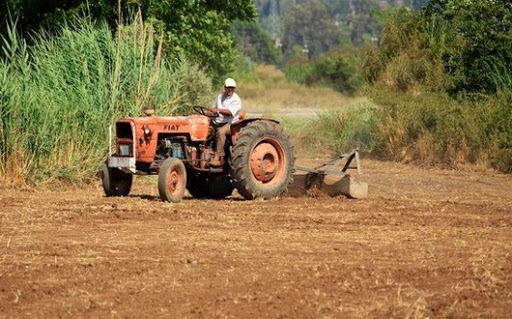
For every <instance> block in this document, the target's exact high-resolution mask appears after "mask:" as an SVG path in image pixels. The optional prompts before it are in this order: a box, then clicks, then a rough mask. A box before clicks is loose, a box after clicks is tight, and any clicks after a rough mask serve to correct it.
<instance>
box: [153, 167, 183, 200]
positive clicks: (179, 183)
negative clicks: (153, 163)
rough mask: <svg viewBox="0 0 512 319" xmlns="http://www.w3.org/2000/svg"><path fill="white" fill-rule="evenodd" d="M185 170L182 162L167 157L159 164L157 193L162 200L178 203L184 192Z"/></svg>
mask: <svg viewBox="0 0 512 319" xmlns="http://www.w3.org/2000/svg"><path fill="white" fill-rule="evenodd" d="M186 185H187V170H186V169H185V165H184V164H183V162H182V161H181V160H179V159H177V158H173V157H169V158H167V159H166V160H164V162H163V163H162V165H161V166H160V172H159V173H158V193H159V194H160V198H161V199H162V200H163V201H167V202H173V203H178V202H180V201H181V199H182V198H183V195H184V194H185V188H186Z"/></svg>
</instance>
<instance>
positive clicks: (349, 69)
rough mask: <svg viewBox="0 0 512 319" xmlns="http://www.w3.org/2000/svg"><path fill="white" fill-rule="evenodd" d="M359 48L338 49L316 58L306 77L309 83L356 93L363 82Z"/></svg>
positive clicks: (346, 92) (349, 93)
mask: <svg viewBox="0 0 512 319" xmlns="http://www.w3.org/2000/svg"><path fill="white" fill-rule="evenodd" d="M361 53H362V52H361V51H360V50H357V49H354V48H352V49H344V50H341V49H338V50H333V51H330V52H329V53H327V54H326V55H323V56H320V57H318V58H316V59H314V60H313V61H312V63H311V67H310V72H309V74H308V75H307V77H306V83H307V84H308V85H326V86H329V87H332V88H333V89H335V90H336V91H339V92H342V93H345V94H348V95H354V94H355V93H357V91H358V90H359V88H360V87H361V85H362V84H363V76H362V72H361V62H362V61H361V56H362V54H361Z"/></svg>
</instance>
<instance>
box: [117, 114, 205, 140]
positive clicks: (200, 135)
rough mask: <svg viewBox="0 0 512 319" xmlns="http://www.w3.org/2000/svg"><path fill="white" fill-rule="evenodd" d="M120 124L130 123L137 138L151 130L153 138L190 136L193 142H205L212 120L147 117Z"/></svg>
mask: <svg viewBox="0 0 512 319" xmlns="http://www.w3.org/2000/svg"><path fill="white" fill-rule="evenodd" d="M118 122H125V123H126V122H130V123H132V124H133V127H134V128H135V134H136V136H137V137H138V136H140V134H143V132H144V129H145V128H150V129H151V132H152V134H154V135H155V136H153V137H152V138H156V135H158V134H177V135H188V136H190V139H191V140H192V141H195V140H205V139H206V138H207V137H208V129H209V127H210V119H209V118H208V117H207V116H204V115H198V114H193V115H188V116H147V117H127V118H124V119H122V120H119V121H118Z"/></svg>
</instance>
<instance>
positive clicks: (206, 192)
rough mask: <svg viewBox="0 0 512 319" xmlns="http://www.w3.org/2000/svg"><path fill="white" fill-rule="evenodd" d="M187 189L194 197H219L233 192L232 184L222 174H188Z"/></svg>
mask: <svg viewBox="0 0 512 319" xmlns="http://www.w3.org/2000/svg"><path fill="white" fill-rule="evenodd" d="M187 184H188V186H187V189H188V192H189V193H190V195H192V196H194V197H195V198H208V199H219V198H225V197H228V196H229V195H231V193H233V189H234V187H233V184H231V181H230V180H229V177H227V176H226V175H224V174H221V175H204V174H203V175H190V176H189V178H188V180H187Z"/></svg>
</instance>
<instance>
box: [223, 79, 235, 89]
mask: <svg viewBox="0 0 512 319" xmlns="http://www.w3.org/2000/svg"><path fill="white" fill-rule="evenodd" d="M224 86H225V87H233V88H236V82H235V80H233V79H232V78H227V79H226V81H225V82H224Z"/></svg>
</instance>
